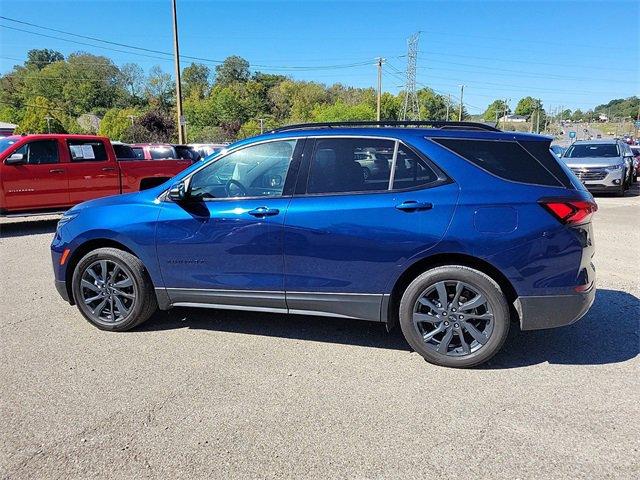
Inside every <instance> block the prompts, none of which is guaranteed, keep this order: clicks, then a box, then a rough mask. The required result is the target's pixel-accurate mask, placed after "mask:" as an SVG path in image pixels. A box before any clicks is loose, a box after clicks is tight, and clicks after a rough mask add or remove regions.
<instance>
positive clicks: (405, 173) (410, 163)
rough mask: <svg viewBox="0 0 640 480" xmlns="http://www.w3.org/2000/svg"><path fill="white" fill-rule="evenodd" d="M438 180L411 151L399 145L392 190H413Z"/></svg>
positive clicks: (427, 166) (429, 168)
mask: <svg viewBox="0 0 640 480" xmlns="http://www.w3.org/2000/svg"><path fill="white" fill-rule="evenodd" d="M437 180H438V175H437V174H436V173H435V172H434V171H433V170H432V169H431V167H429V165H427V163H426V162H425V161H424V160H423V159H421V158H419V157H418V155H417V154H416V153H415V152H414V151H413V150H411V149H409V148H407V147H405V146H404V145H402V144H400V147H399V148H398V156H397V158H396V169H395V173H394V175H393V189H394V190H401V189H404V188H415V187H419V186H422V185H428V184H430V183H433V182H435V181H437Z"/></svg>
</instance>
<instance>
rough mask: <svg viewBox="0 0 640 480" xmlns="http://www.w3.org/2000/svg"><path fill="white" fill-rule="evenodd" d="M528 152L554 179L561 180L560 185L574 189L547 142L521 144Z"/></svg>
mask: <svg viewBox="0 0 640 480" xmlns="http://www.w3.org/2000/svg"><path fill="white" fill-rule="evenodd" d="M519 143H520V145H522V146H523V147H524V148H525V149H526V150H527V152H529V153H530V154H531V155H532V156H533V157H534V158H535V159H536V160H538V162H540V164H541V165H542V166H543V167H544V168H546V169H547V170H549V171H550V172H551V173H552V174H553V176H554V177H556V178H557V179H558V180H560V183H562V185H564V186H565V187H567V188H572V187H573V184H572V183H571V180H570V179H569V176H568V175H567V173H566V170H565V169H564V168H562V165H560V162H559V161H558V160H556V158H555V157H554V156H553V155H552V154H551V151H550V150H549V143H548V142H546V141H537V142H536V141H530V142H519Z"/></svg>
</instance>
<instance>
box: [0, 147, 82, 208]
mask: <svg viewBox="0 0 640 480" xmlns="http://www.w3.org/2000/svg"><path fill="white" fill-rule="evenodd" d="M60 149H61V146H60V144H59V142H58V140H56V139H54V138H51V139H39V140H32V141H29V142H27V143H25V144H24V145H22V146H20V147H18V148H17V149H16V150H13V151H11V152H10V153H8V155H5V157H6V156H9V155H12V154H14V153H19V154H22V155H23V159H24V162H23V163H22V164H17V165H7V164H5V165H3V166H2V185H3V188H4V195H5V203H6V209H7V210H9V211H18V210H40V209H49V208H59V207H65V206H68V205H69V204H70V201H69V182H68V177H67V174H68V172H67V164H65V163H62V162H61V155H60V153H61V150H60Z"/></svg>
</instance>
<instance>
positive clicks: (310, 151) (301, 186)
mask: <svg viewBox="0 0 640 480" xmlns="http://www.w3.org/2000/svg"><path fill="white" fill-rule="evenodd" d="M305 138H307V139H308V140H312V141H311V142H308V144H307V147H306V148H305V150H304V154H303V160H302V165H301V167H300V173H299V178H298V182H297V183H296V189H295V193H294V194H293V196H294V197H296V198H299V197H335V196H345V195H374V194H383V193H396V192H410V191H413V190H426V189H428V188H434V187H437V186H440V185H445V184H447V183H453V180H452V179H451V177H449V176H448V175H447V174H446V173H445V172H444V171H443V170H442V169H441V168H440V167H438V166H437V165H436V164H434V163H433V162H432V161H431V159H429V158H428V157H427V156H426V155H424V154H422V152H419V151H418V150H417V149H416V148H414V147H412V146H411V145H409V144H408V143H407V142H406V141H404V140H401V139H399V138H397V137H385V136H375V135H357V134H351V135H348V134H343V135H312V136H307V137H305ZM327 138H340V139H369V140H388V141H391V142H394V146H393V157H392V160H391V167H390V168H391V173H390V175H389V183H388V184H387V188H386V189H384V190H357V191H347V192H320V193H309V192H307V186H308V182H309V178H310V173H311V168H310V166H311V158H312V157H313V155H314V154H315V152H316V145H317V140H322V139H327ZM400 145H402V146H403V147H405V148H406V149H407V150H409V151H410V152H412V153H413V154H414V155H416V157H418V158H419V159H420V160H422V161H423V162H425V163H426V164H427V166H428V167H429V168H431V170H432V171H433V172H434V173H435V174H436V176H437V179H436V180H434V181H433V182H430V183H425V184H422V185H416V186H415V187H407V188H395V189H394V188H393V181H394V179H395V168H396V160H397V157H398V151H399V150H400Z"/></svg>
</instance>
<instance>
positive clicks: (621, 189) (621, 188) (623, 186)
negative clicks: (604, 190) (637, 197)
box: [615, 178, 627, 197]
mask: <svg viewBox="0 0 640 480" xmlns="http://www.w3.org/2000/svg"><path fill="white" fill-rule="evenodd" d="M626 184H627V180H626V178H625V179H624V180H623V181H622V184H621V185H620V186H619V187H618V189H617V190H616V191H615V196H616V197H624V192H626V191H627V188H626Z"/></svg>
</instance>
